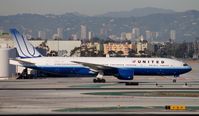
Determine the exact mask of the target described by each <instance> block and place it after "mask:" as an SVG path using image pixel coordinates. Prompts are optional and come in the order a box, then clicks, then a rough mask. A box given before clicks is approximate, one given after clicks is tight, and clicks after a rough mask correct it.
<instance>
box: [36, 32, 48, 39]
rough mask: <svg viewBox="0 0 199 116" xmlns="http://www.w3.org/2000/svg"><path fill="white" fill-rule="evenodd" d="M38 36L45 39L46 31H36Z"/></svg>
mask: <svg viewBox="0 0 199 116" xmlns="http://www.w3.org/2000/svg"><path fill="white" fill-rule="evenodd" d="M38 38H41V39H46V32H45V31H38Z"/></svg>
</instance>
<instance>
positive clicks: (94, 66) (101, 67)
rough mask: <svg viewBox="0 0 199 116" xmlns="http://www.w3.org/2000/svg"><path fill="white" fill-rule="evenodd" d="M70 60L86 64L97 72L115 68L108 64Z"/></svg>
mask: <svg viewBox="0 0 199 116" xmlns="http://www.w3.org/2000/svg"><path fill="white" fill-rule="evenodd" d="M72 62H74V63H77V64H81V65H83V66H86V67H89V68H90V69H92V70H94V71H97V72H99V71H103V70H107V69H116V68H115V67H110V66H106V65H100V64H94V63H87V62H79V61H72Z"/></svg>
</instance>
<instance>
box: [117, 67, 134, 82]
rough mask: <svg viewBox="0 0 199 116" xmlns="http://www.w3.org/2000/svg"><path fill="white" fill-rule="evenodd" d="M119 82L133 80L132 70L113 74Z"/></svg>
mask: <svg viewBox="0 0 199 116" xmlns="http://www.w3.org/2000/svg"><path fill="white" fill-rule="evenodd" d="M114 76H116V77H117V78H118V79H120V80H133V76H134V70H133V69H118V73H117V74H115V75H114Z"/></svg>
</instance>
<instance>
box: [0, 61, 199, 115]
mask: <svg viewBox="0 0 199 116" xmlns="http://www.w3.org/2000/svg"><path fill="white" fill-rule="evenodd" d="M192 68H193V70H192V71H191V72H190V73H187V74H185V75H181V78H178V79H177V82H176V83H173V82H172V77H160V76H156V77H155V76H150V77H147V76H135V79H134V80H133V81H131V82H138V83H139V84H138V85H126V82H127V81H120V80H118V79H117V78H115V77H111V76H110V77H105V79H106V81H107V83H93V78H92V77H87V78H43V79H41V78H39V79H25V80H23V79H20V80H16V79H14V78H10V79H8V80H0V115H20V114H23V115H47V114H51V115H53V114H56V115H57V114H60V115H61V114H70V115H71V114H72V115H89V114H95V115H97V114H98V115H99V114H101V115H104V114H108V115H113V114H120V115H131V114H137V115H139V114H141V115H143V114H154V115H155V114H156V115H159V114H166V115H173V114H175V115H185V114H187V115H198V114H199V78H198V75H199V66H198V64H192ZM167 105H181V106H185V107H186V109H183V110H168V109H165V106H167Z"/></svg>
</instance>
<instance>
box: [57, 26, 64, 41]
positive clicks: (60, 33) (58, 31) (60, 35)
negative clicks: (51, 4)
mask: <svg viewBox="0 0 199 116" xmlns="http://www.w3.org/2000/svg"><path fill="white" fill-rule="evenodd" d="M63 33H64V29H63V28H57V35H58V37H59V38H61V39H64V34H63Z"/></svg>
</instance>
